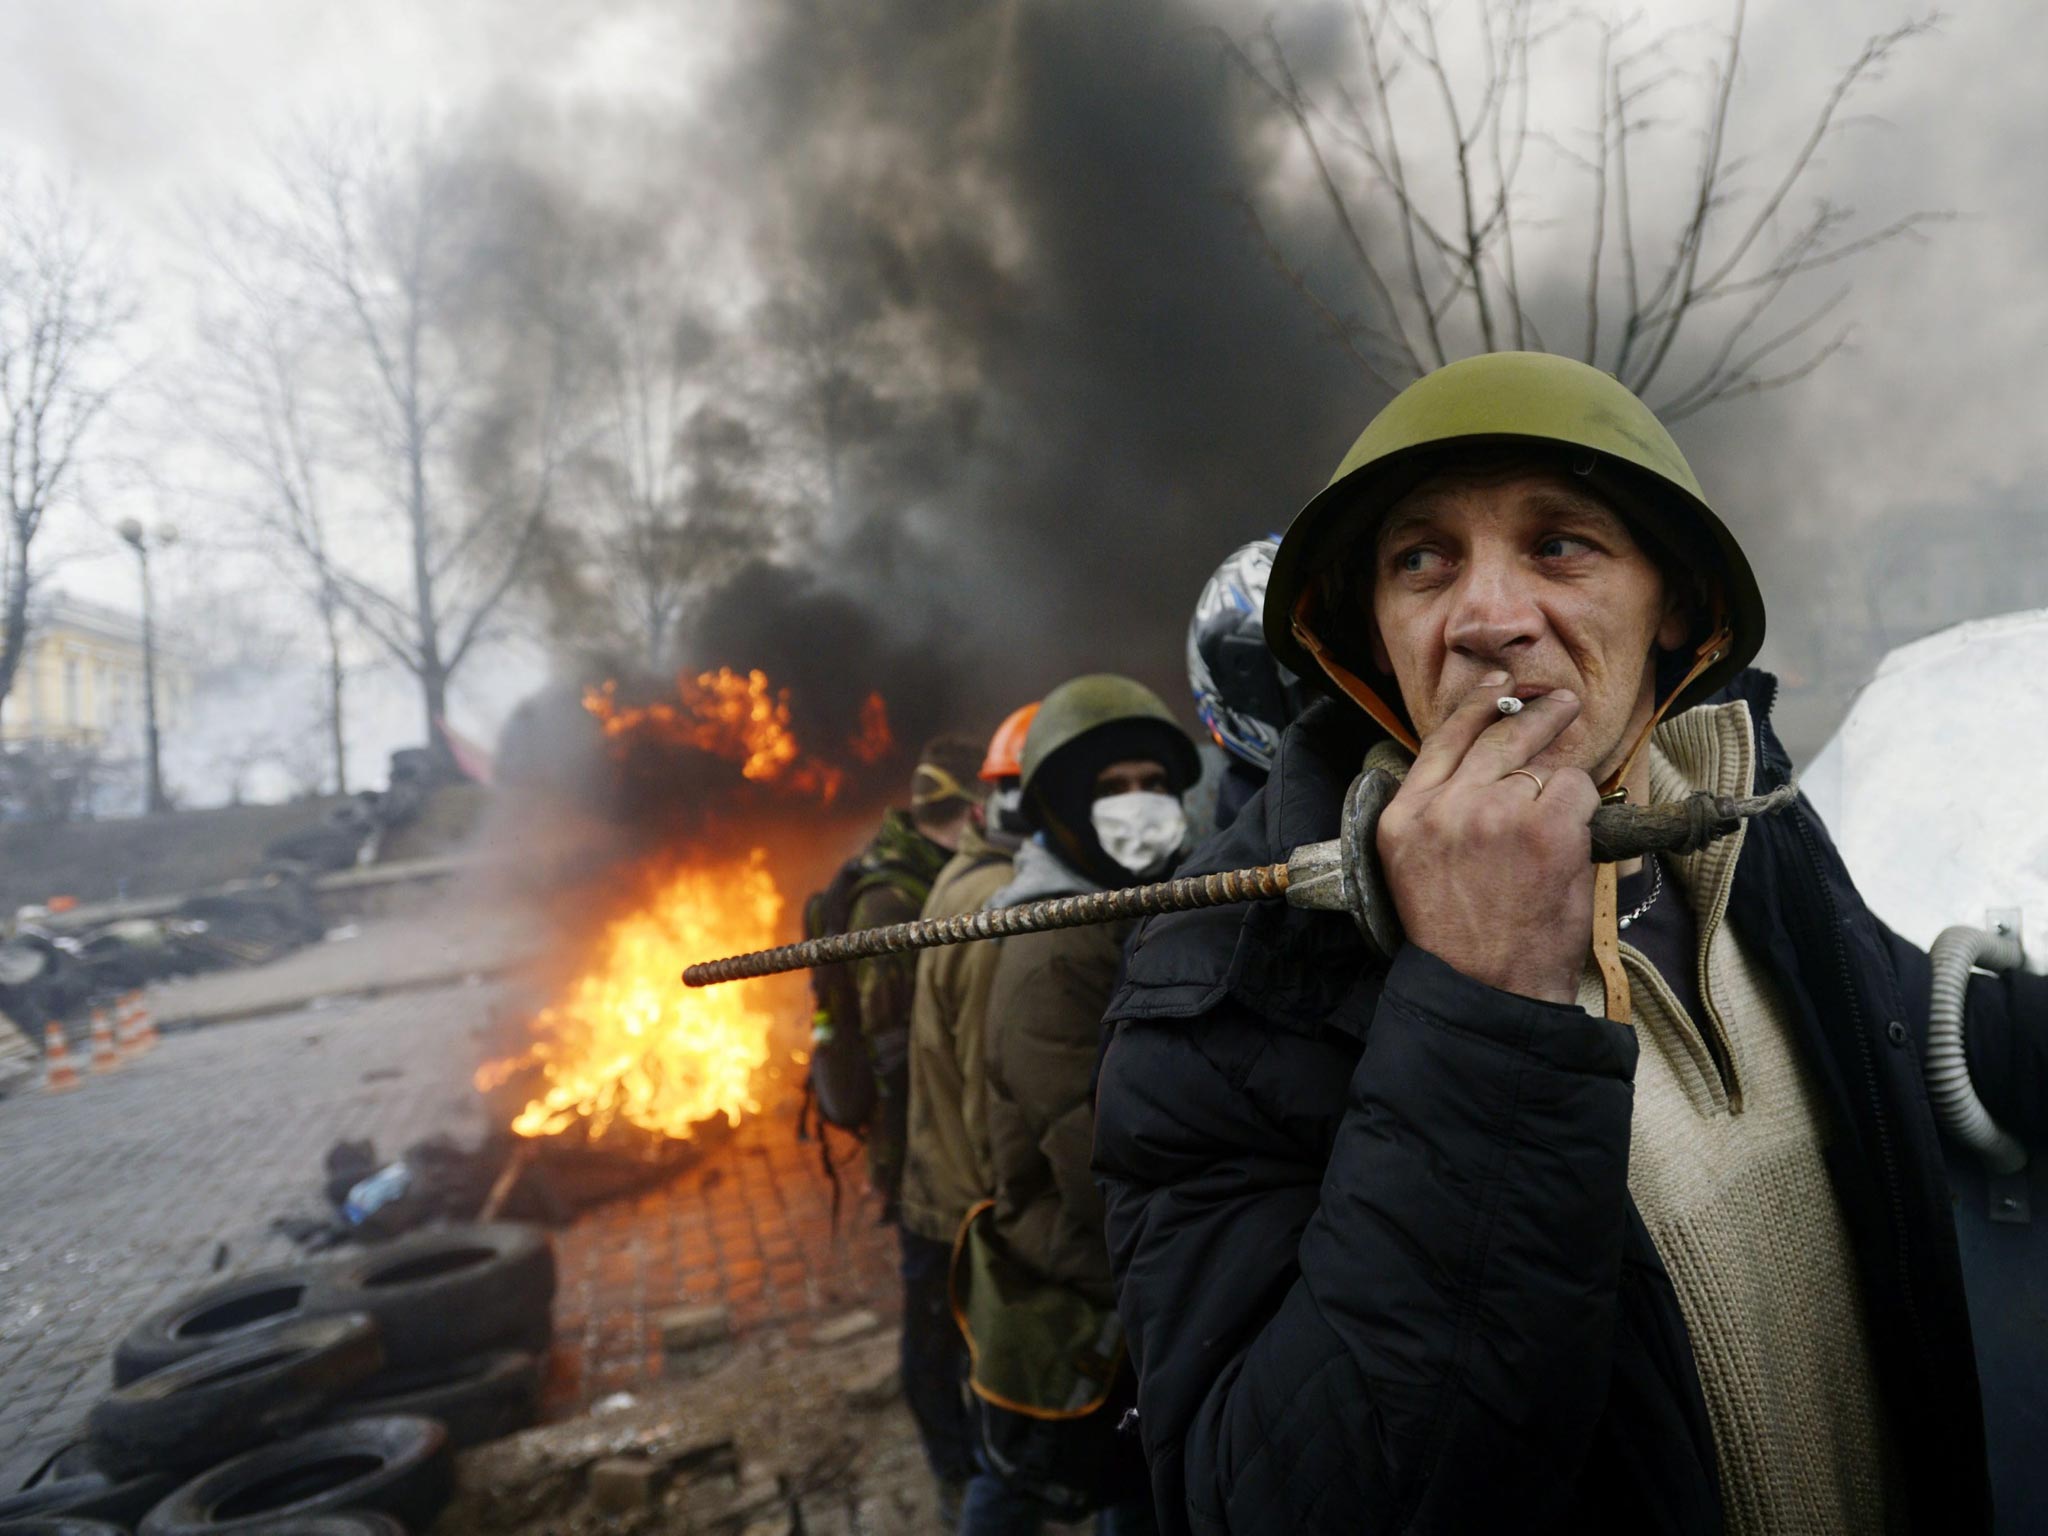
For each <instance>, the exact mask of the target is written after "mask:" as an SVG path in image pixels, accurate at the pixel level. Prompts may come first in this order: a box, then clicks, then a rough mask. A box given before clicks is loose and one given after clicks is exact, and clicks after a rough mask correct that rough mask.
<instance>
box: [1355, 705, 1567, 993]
mask: <svg viewBox="0 0 2048 1536" xmlns="http://www.w3.org/2000/svg"><path fill="white" fill-rule="evenodd" d="M1507 683H1508V674H1507V673H1505V672H1496V673H1493V674H1491V675H1490V676H1488V677H1486V678H1484V679H1482V680H1481V681H1480V683H1479V686H1478V687H1476V688H1475V689H1474V690H1473V691H1472V694H1471V696H1470V697H1469V698H1467V699H1466V700H1465V701H1464V703H1462V704H1460V705H1459V706H1458V708H1457V709H1456V710H1454V711H1453V712H1452V713H1451V714H1450V715H1449V716H1448V717H1447V718H1446V719H1445V720H1444V722H1443V724H1441V725H1440V726H1438V727H1437V728H1436V730H1435V731H1433V732H1431V733H1430V736H1429V738H1428V739H1427V740H1426V741H1424V742H1423V743H1422V750H1421V752H1420V753H1419V754H1417V756H1416V759H1415V766H1414V767H1413V768H1411V769H1410V770H1409V772H1408V777H1407V779H1406V781H1405V782H1404V783H1403V784H1402V786H1401V791H1400V793H1399V794H1397V795H1395V796H1394V798H1393V800H1392V802H1391V803H1389V804H1388V806H1387V808H1386V810H1385V811H1384V812H1383V813H1382V814H1381V816H1380V823H1379V837H1378V843H1379V855H1380V863H1381V868H1382V870H1383V872H1384V875H1385V878H1386V883H1387V888H1388V890H1389V891H1391V892H1392V894H1393V898H1394V905H1395V908H1396V909H1397V910H1398V911H1399V912H1400V914H1401V925H1402V927H1403V928H1404V929H1405V930H1406V932H1407V936H1408V941H1409V942H1410V943H1412V944H1418V945H1420V946H1421V947H1422V948H1424V949H1426V950H1428V951H1429V952H1430V953H1431V954H1433V955H1435V956H1437V957H1438V958H1439V959H1441V960H1443V961H1444V962H1445V963H1446V964H1448V965H1450V966H1452V967H1453V968H1455V969H1457V970H1459V971H1462V972H1463V973H1464V974H1465V975H1467V976H1470V977H1471V978H1472V979H1473V980H1475V981H1479V982H1483V983H1485V984H1486V985H1487V986H1491V987H1497V988H1499V989H1500V990H1502V991H1504V992H1515V993H1519V994H1521V995H1522V996H1524V997H1533V998H1541V999H1543V1000H1545V1001H1548V1002H1555V1003H1570V1002H1571V1001H1573V1000H1574V999H1575V998H1576V997H1577V996H1578V988H1579V973H1580V971H1581V969H1582V968H1583V966H1584V964H1585V959H1586V946H1587V942H1588V938H1589V936H1590V934H1591V933H1592V929H1593V868H1594V866H1593V863H1592V856H1591V855H1592V835H1591V832H1590V831H1589V824H1590V822H1591V821H1592V817H1593V812H1594V811H1595V810H1596V809H1597V808H1598V807H1599V804H1600V794H1599V791H1598V790H1597V789H1596V788H1595V787H1594V784H1593V781H1592V779H1591V778H1590V777H1589V776H1588V775H1587V774H1586V773H1585V772H1584V770H1582V769H1578V768H1572V767H1562V766H1558V767H1553V766H1549V765H1546V766H1544V767H1542V768H1536V769H1529V771H1530V772H1534V773H1536V774H1538V775H1539V776H1540V777H1541V779H1542V781H1543V788H1542V792H1541V793H1540V794H1539V793H1538V791H1537V787H1536V784H1535V782H1534V781H1533V780H1531V779H1530V778H1528V777H1527V776H1526V775H1524V774H1520V773H1517V772H1516V770H1517V769H1525V768H1528V767H1529V764H1531V763H1532V762H1533V761H1534V760H1535V759H1536V758H1537V756H1538V755H1539V754H1540V753H1542V752H1543V751H1544V749H1545V748H1547V747H1548V746H1550V744H1551V743H1552V742H1554V741H1555V740H1556V739H1557V738H1558V736H1559V735H1561V734H1562V733H1563V732H1564V730H1565V728H1566V727H1567V726H1569V725H1570V724H1571V723H1572V721H1573V720H1575V719H1576V718H1578V713H1579V701H1578V698H1577V697H1576V696H1575V695H1574V694H1572V693H1570V692H1567V691H1565V690H1558V691H1556V692H1553V693H1549V694H1546V695H1543V696H1542V697H1539V698H1534V699H1530V700H1528V701H1527V702H1526V704H1525V707H1524V708H1523V709H1522V711H1521V712H1520V713H1519V714H1515V715H1506V716H1504V715H1502V714H1501V713H1500V710H1499V708H1498V706H1497V703H1496V700H1497V699H1499V697H1500V696H1501V691H1502V689H1503V688H1504V687H1505V686H1506V685H1507Z"/></svg>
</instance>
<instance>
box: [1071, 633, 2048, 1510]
mask: <svg viewBox="0 0 2048 1536" xmlns="http://www.w3.org/2000/svg"><path fill="white" fill-rule="evenodd" d="M1775 691H1776V683H1775V681H1774V680H1773V679H1771V678H1769V677H1768V676H1767V675H1765V674H1762V673H1758V672H1750V673H1746V674H1744V676H1743V677H1741V678H1739V679H1738V680H1737V681H1736V682H1735V683H1734V684H1732V685H1731V687H1730V689H1729V690H1728V692H1727V693H1726V694H1724V695H1723V696H1722V697H1723V699H1726V698H1729V697H1742V698H1744V699H1746V700H1747V701H1748V703H1749V705H1750V708H1751V712H1752V714H1753V716H1754V717H1755V718H1756V722H1757V727H1758V738H1759V755H1760V762H1759V765H1758V778H1759V782H1760V783H1762V784H1776V783H1781V782H1783V781H1784V780H1785V778H1786V777H1787V775H1788V774H1789V772H1790V764H1789V762H1788V761H1787V759H1786V756H1785V753H1784V750H1783V748H1782V747H1781V746H1780V745H1779V743H1778V742H1777V740H1776V738H1775V737H1774V736H1773V735H1772V734H1771V732H1770V729H1769V724H1768V714H1769V706H1770V702H1771V700H1772V698H1773V697H1774V696H1775ZM1370 729H1371V728H1370V727H1369V726H1368V725H1367V724H1366V723H1365V722H1363V721H1362V720H1360V719H1358V718H1357V717H1356V716H1355V715H1354V714H1352V713H1350V712H1348V711H1343V710H1340V709H1338V708H1337V707H1336V706H1334V705H1327V704H1325V705H1317V706H1315V707H1313V708H1312V709H1310V710H1309V711H1307V712H1306V713H1305V714H1304V715H1303V716H1302V718H1301V719H1300V720H1299V721H1298V722H1297V723H1296V724H1295V726H1294V727H1293V728H1292V729H1291V730H1290V731H1289V732H1288V733H1287V736H1286V738H1285V740H1284V742H1283V744H1282V748H1281V751H1280V755H1279V758H1278V761H1277V762H1276V765H1275V768H1274V772H1273V775H1272V778H1271V779H1270V781H1269V782H1268V784H1267V786H1266V788H1265V789H1264V790H1263V791H1261V793H1260V795H1259V796H1257V797H1255V798H1254V799H1253V800H1252V801H1251V803H1250V804H1249V805H1248V806H1247V807H1246V808H1245V811H1244V813H1243V815H1242V816H1240V817H1239V819H1238V820H1237V822H1236V823H1235V825H1234V826H1233V827H1231V828H1230V829H1229V830H1228V831H1226V832H1224V833H1221V834H1219V835H1218V837H1217V838H1215V839H1214V840H1212V841H1211V842H1210V843H1208V844H1206V845H1205V846H1204V847H1203V848H1202V849H1200V850H1199V851H1198V852H1197V853H1196V855H1195V856H1194V858H1193V859H1191V860H1190V862H1189V863H1188V865H1186V866H1185V867H1184V868H1183V870H1182V873H1199V872H1203V871H1208V870H1216V869H1225V868H1230V867H1235V866H1242V865H1249V864H1258V863H1264V862H1267V861H1270V860H1273V859H1276V858H1281V857H1284V856H1285V853H1286V850H1288V849H1290V848H1292V847H1294V846H1296V845H1298V844H1300V843H1303V842H1310V841H1315V840H1319V839H1323V838H1328V837H1332V836H1335V835H1336V832H1337V819H1338V810H1339V806H1340V803H1341V797H1342V795H1343V792H1344V790H1345V788H1346V786H1347V785H1348V783H1349V781H1350V779H1351V776H1352V774H1353V773H1354V772H1355V771H1356V769H1357V766H1358V764H1359V762H1360V760H1361V758H1362V757H1363V754H1364V752H1365V749H1366V747H1367V745H1368V744H1369V740H1370V738H1369V735H1368V732H1369V730H1370ZM1727 920H1728V921H1729V922H1730V923H1732V924H1733V925H1734V927H1735V929H1736V931H1737V932H1738V933H1739V934H1740V936H1741V937H1742V939H1743V940H1744V941H1745V943H1747V944H1749V945H1751V946H1753V947H1754V950H1755V952H1756V953H1757V954H1758V955H1760V956H1762V957H1764V958H1765V959H1766V961H1767V962H1768V963H1769V965H1770V966H1771V968H1772V970H1773V971H1774V973H1775V974H1776V976H1777V977H1778V978H1779V979H1780V980H1781V981H1782V982H1783V984H1784V988H1785V995H1786V997H1787V999H1788V1001H1789V1006H1790V1009H1791V1012H1792V1014H1793V1016H1794V1020H1795V1022H1794V1024H1793V1030H1794V1034H1795V1036H1796V1040H1795V1045H1796V1049H1797V1050H1798V1052H1799V1055H1800V1058H1801V1060H1802V1061H1803V1063H1804V1064H1805V1066H1806V1068H1807V1070H1808V1071H1809V1072H1810V1073H1811V1074H1812V1078H1813V1081H1814V1082H1815V1084H1816V1085H1817V1086H1818V1088H1819V1091H1820V1093H1821V1096H1822V1098H1823V1099H1824V1101H1825V1104H1826V1107H1827V1110H1828V1123H1829V1124H1830V1125H1831V1126H1832V1127H1834V1133H1833V1135H1832V1136H1831V1138H1830V1140H1829V1144H1828V1145H1827V1147H1826V1148H1825V1156H1826V1159H1827V1164H1828V1168H1829V1172H1830V1175H1831V1177H1832V1179H1833V1182H1834V1186H1835V1189H1836V1192H1837V1195H1838V1198H1839V1200H1840V1203H1841V1209H1842V1215H1843V1219H1844V1221H1845V1224H1846V1226H1847V1229H1848V1232H1849V1238H1850V1242H1851V1244H1852V1247H1853V1249H1854V1253H1855V1258H1856V1263H1857V1267H1858V1272H1859V1274H1860V1277H1861V1280H1862V1283H1863V1287H1864V1293H1865V1299H1866V1303H1867V1306H1868V1312H1869V1317H1870V1320H1871V1332H1872V1338H1873V1348H1874V1350H1875V1354H1876V1361H1875V1364H1876V1371H1877V1377H1878V1383H1879V1390H1880V1392H1881V1393H1882V1395H1883V1399H1884V1405H1885V1408H1886V1411H1887V1413H1888V1414H1889V1416H1890V1421H1891V1424H1892V1427H1893V1431H1894V1434H1895V1439H1896V1443H1897V1444H1898V1445H1900V1446H1901V1447H1904V1448H1907V1454H1906V1455H1905V1457H1904V1461H1905V1466H1904V1468H1903V1471H1904V1481H1905V1488H1906V1496H1907V1500H1908V1505H1909V1512H1910V1515H1911V1519H1912V1524H1913V1528H1914V1529H1915V1530H1924V1531H1943V1532H1966V1531H1984V1530H1988V1529H1989V1526H1990V1494H1989V1489H1988V1481H1987V1478H1986V1474H1985V1459H1984V1436H1983V1423H1982V1414H1981V1411H1980V1408H1979V1402H1978V1387H1977V1375H1976V1366H1975V1362H1974V1360H1973V1357H1972V1354H1971V1341H1970V1331H1969V1322H1968V1318H1967V1315H1966V1313H1965V1309H1964V1299H1963V1288H1962V1277H1961V1271H1960V1268H1959V1266H1958V1262H1957V1253H1956V1240H1955V1231H1954V1227H1953V1224H1952V1220H1951V1215H1950V1210H1949V1196H1948V1190H1947V1186H1946V1184H1945V1182H1944V1176H1943V1167H1942V1159H1941V1151H1940V1147H1939V1144H1938V1140H1937V1135H1936V1131H1935V1126H1934V1122H1933V1119H1932V1117H1931V1114H1930V1111H1929V1108H1928V1104H1927V1098H1926V1092H1925V1089H1924V1086H1923V1084H1922V1081H1921V1076H1920V1065H1919V1051H1918V1045H1919V1043H1920V1041H1921V1040H1922V1039H1923V1038H1924V1035H1925V1031H1926V1024H1927V1001H1928V979H1929V973H1928V962H1927V957H1926V956H1925V954H1924V953H1922V952H1921V951H1920V950H1918V949H1916V948H1914V947H1913V946H1911V945H1909V944H1906V943H1905V942H1903V941H1902V940H1899V939H1898V938H1896V937H1895V936H1894V935H1892V934H1891V933H1890V932H1888V931H1887V930H1886V929H1885V928H1884V926H1883V925H1882V924H1881V923H1880V922H1879V921H1878V920H1877V919H1876V918H1875V917H1874V916H1872V914H1871V913H1870V912H1869V911H1868V909H1867V908H1865V906H1864V905H1863V903H1862V901H1861V899H1860V898H1859V897H1858V896H1857V894H1856V891H1855V889H1854V887H1853V885H1852V884H1851V882H1850V880H1849V876H1848V873H1847V871H1846V869H1845V868H1844V867H1843V865H1842V862H1841V860H1840V858H1839V856H1838V855H1837V854H1836V852H1835V849H1834V846H1833V844H1832V843H1831V842H1830V840H1829V838H1828V836H1827V833H1826V831H1825V830H1824V829H1823V828H1822V827H1821V825H1820V823H1819V820H1818V819H1817V817H1816V816H1815V815H1814V813H1813V811H1812V809H1811V807H1810V806H1808V805H1807V804H1806V803H1805V801H1804V800H1803V799H1802V800H1801V801H1799V802H1798V803H1797V805H1796V806H1795V807H1794V808H1792V809H1789V810H1787V811H1785V812H1782V813H1780V814H1778V815H1775V816H1772V817H1768V818H1764V819H1762V820H1759V821H1756V822H1753V823H1752V824H1751V827H1750V830H1749V833H1748V835H1747V841H1746V842H1745V845H1744V848H1743V852H1742V857H1741V860H1740V862H1739V864H1738V867H1737V873H1736V877H1735V887H1734V892H1733V895H1732V897H1731V901H1730V906H1729V912H1728V919H1727ZM1126 960H1127V975H1126V980H1125V983H1124V985H1123V986H1122V988H1121V989H1120V990H1119V992H1118V993H1117V995H1116V998H1115V1000H1114V1001H1113V1002H1112V1004H1111V1007H1110V1011H1109V1019H1108V1025H1107V1028H1108V1030H1109V1034H1108V1036H1107V1039H1106V1042H1105V1051H1104V1057H1103V1061H1102V1067H1101V1078H1100V1087H1099V1096H1098V1103H1097V1116H1096V1122H1097V1129H1096V1144H1095V1164H1094V1166H1095V1171H1096V1176H1097V1178H1098V1180H1099V1182H1100V1184H1101V1187H1102V1191H1103V1195H1104V1201H1105V1206H1106V1210H1107V1217H1108V1231H1109V1240H1110V1252H1111V1259H1112V1265H1113V1269H1114V1272H1115V1277H1116V1282H1117V1289H1118V1308H1119V1310H1120V1312H1121V1314H1122V1316H1123V1320H1124V1323H1125V1326H1126V1328H1127V1329H1128V1331H1129V1335H1130V1340H1131V1347H1132V1353H1133V1357H1134V1359H1135V1361H1136V1363H1137V1366H1138V1371H1139V1419H1138V1431H1139V1433H1140V1435H1141V1436H1142V1438H1143V1441H1144V1444H1145V1449H1146V1452H1147V1455H1148V1457H1149V1460H1150V1463H1151V1468H1152V1476H1153V1483H1154V1487H1155V1491H1156V1493H1157V1497H1158V1505H1159V1512H1160V1518H1161V1523H1162V1529H1163V1530H1165V1531H1167V1532H1198V1533H1202V1536H1212V1533H1219V1532H1233V1533H1239V1536H1246V1533H1253V1532H1274V1533H1281V1532H1285V1533H1289V1536H1305V1533H1312V1532H1322V1531H1331V1532H1336V1531H1345V1532H1355V1531H1433V1532H1435V1531H1441V1532H1453V1531H1502V1530H1520V1531H1541V1530H1560V1531H1571V1532H1574V1533H1588V1532H1608V1531H1614V1532H1620V1531H1628V1532H1637V1533H1643V1532H1674V1533H1676V1532H1687V1533H1691V1532H1712V1531H1717V1530H1719V1529H1720V1528H1721V1505H1720V1495H1719V1490H1718V1486H1717V1476H1716V1471H1715V1459H1714V1448H1713V1443H1712V1432H1711V1429H1710V1427H1709V1424H1708V1420H1707V1413H1706V1407H1705V1402H1704V1399H1703V1396H1702V1394H1701V1390H1700V1385H1699V1380H1698V1376H1697V1374H1696V1372H1695V1369H1694V1365H1693V1359H1692V1351H1691V1345H1690V1340H1689V1337H1688V1334H1687V1331H1686V1326H1685V1322H1684V1318H1683V1316H1682V1315H1681V1313H1680V1311H1679V1307H1678V1301H1677V1297H1676V1295H1675V1293H1674V1292H1673V1290H1672V1287H1671V1283H1670V1280H1669V1278H1668V1277H1667V1275H1666V1273H1665V1270H1664V1267H1663V1264H1662V1262H1661V1261H1660V1260H1659V1258H1658V1255H1657V1252H1656V1249H1655V1247H1654V1245H1653V1244H1652V1243H1651V1240H1650V1237H1649V1234H1648V1231H1647V1230H1646V1229H1645V1227H1644V1225H1643V1222H1642V1220H1641V1217H1640V1216H1639V1215H1638V1213H1637V1212H1636V1209H1635V1206H1634V1203H1633V1201H1632V1200H1631V1199H1630V1198H1629V1193H1628V1182H1627V1178H1628V1146H1629V1123H1630V1114H1631V1108H1632V1092H1633V1090H1632V1081H1633V1076H1634V1067H1635V1058H1636V1043H1635V1039H1634V1037H1633V1034H1632V1032H1631V1031H1630V1030H1628V1029H1627V1028H1626V1027H1624V1026H1621V1025H1618V1024H1614V1023H1612V1022H1610V1021H1608V1020H1606V1019H1601V1018H1595V1017H1592V1016H1590V1015H1588V1014H1586V1013H1585V1012H1583V1011H1581V1010H1579V1009H1577V1008H1572V1007H1560V1006H1557V1005H1553V1004H1549V1003H1542V1002H1536V1001H1532V1000H1530V999H1526V998H1521V997H1517V996H1513V995H1511V994H1508V993H1503V992H1499V991H1496V990H1494V989H1492V988H1489V987H1486V986H1483V985H1481V984H1479V983H1477V982H1475V981H1473V980H1471V979H1470V978H1468V977H1466V976H1463V975H1461V974H1460V973H1459V972H1457V971H1455V970H1453V969H1452V968H1451V967H1449V966H1447V965H1445V964H1444V963H1443V962H1441V961H1439V960H1438V959H1436V958H1435V957H1434V956H1432V955H1430V954H1428V953H1426V952H1424V951H1422V950H1420V949H1417V948H1415V947H1414V946H1408V947H1406V948H1404V949H1403V950H1402V951H1401V952H1400V953H1399V954H1398V955H1397V956H1396V957H1395V958H1394V959H1393V961H1392V963H1391V965H1389V964H1386V963H1384V962H1380V961H1378V960H1376V959H1375V958H1373V957H1372V955H1371V954H1370V952H1369V951H1368V950H1367V948H1366V947H1365V945H1364V944H1363V942H1362V941H1361V939H1360V938H1359V936H1358V934H1357V932H1356V930H1355V928H1354V927H1353V926H1352V925H1351V923H1350V920H1349V919H1348V918H1347V917H1344V916H1343V915H1341V914H1329V913H1312V912H1306V911H1297V910H1294V909H1290V908H1288V907H1286V906H1284V905H1281V904H1278V903H1268V904H1262V905H1259V906H1255V907H1250V908H1224V909H1215V910H1211V911H1208V912H1201V913H1189V914H1181V915H1176V916H1169V917H1163V918H1155V919H1152V920H1150V921H1148V922H1147V923H1146V924H1145V925H1144V926H1143V927H1142V928H1141V929H1140V930H1139V931H1138V932H1137V934H1135V935H1134V936H1133V938H1132V941H1131V945H1130V947H1129V949H1128V950H1127V953H1126ZM1968 1006H1969V1029H1968V1042H1969V1050H1970V1064H1971V1069H1972V1075H1973V1077H1974V1078H1975V1080H1976V1082H1977V1084H1978V1087H1979V1092H1980V1093H1981V1094H1982V1096H1983V1097H1984V1099H1985V1101H1986V1104H1987V1107H1989V1108H1990V1110H1991V1112H1992V1114H1993V1115H1994V1116H1995V1117H1997V1118H1998V1119H1999V1121H2000V1122H2001V1124H2003V1125H2005V1126H2006V1127H2007V1128H2009V1129H2012V1130H2014V1131H2015V1132H2016V1133H2018V1134H2020V1135H2021V1136H2023V1137H2024V1138H2025V1139H2027V1140H2029V1141H2030V1142H2032V1141H2038V1140H2040V1139H2042V1136H2043V1131H2044V1128H2048V982H2044V981H2043V980H2042V979H2041V978H2038V977H2033V976H2027V975H2014V976H2012V977H2010V978H1997V979H1994V978H1990V977H1979V978H1976V979H1975V980H1973V982H1972V983H1971V990H1970V995H1969V1004H1968Z"/></svg>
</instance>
